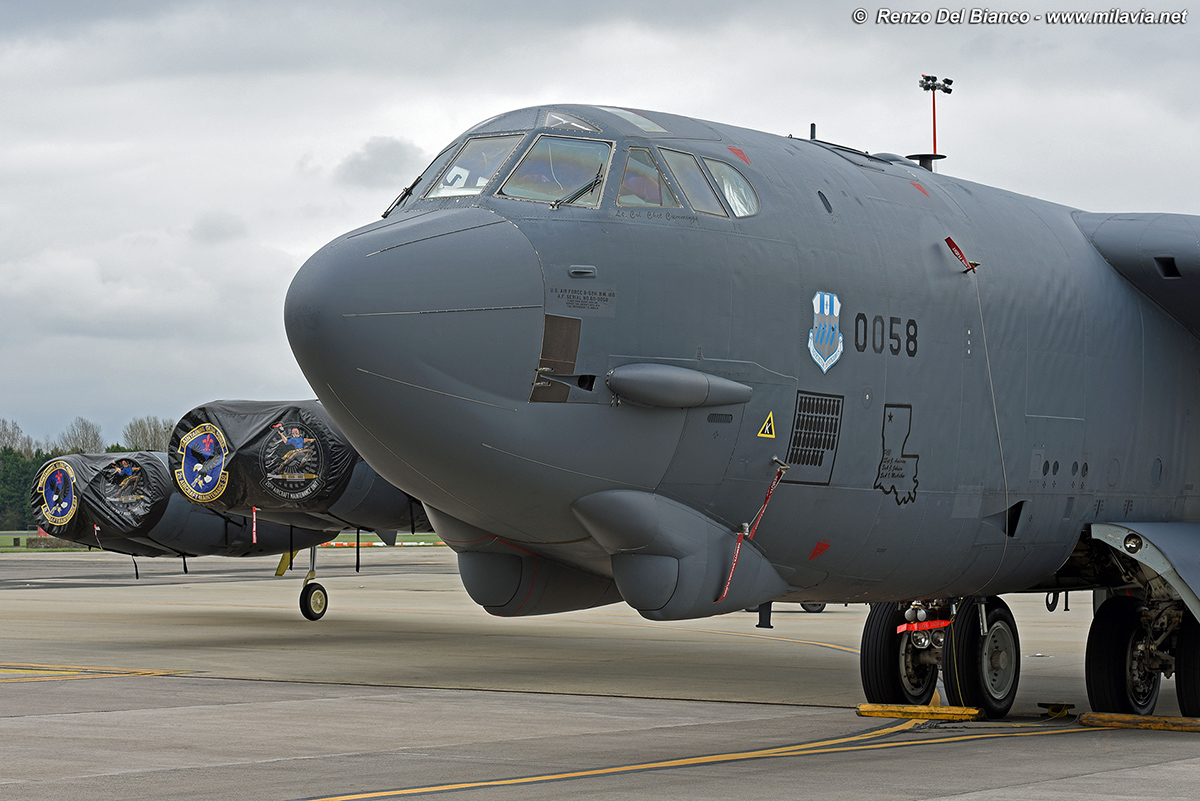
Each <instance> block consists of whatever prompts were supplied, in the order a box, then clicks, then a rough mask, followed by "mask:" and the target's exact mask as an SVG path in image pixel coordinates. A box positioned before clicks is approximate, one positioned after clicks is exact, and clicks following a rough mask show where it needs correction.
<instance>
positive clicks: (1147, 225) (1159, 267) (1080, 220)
mask: <svg viewBox="0 0 1200 801" xmlns="http://www.w3.org/2000/svg"><path fill="white" fill-rule="evenodd" d="M1075 223H1076V224H1077V225H1078V226H1079V228H1080V230H1081V231H1083V233H1084V235H1085V236H1087V238H1088V239H1089V240H1090V241H1091V243H1092V245H1093V246H1094V247H1095V248H1096V250H1098V251H1099V252H1100V255H1101V256H1103V257H1104V259H1105V260H1106V261H1107V262H1108V263H1109V264H1111V265H1112V266H1113V268H1114V269H1115V270H1116V271H1117V272H1119V273H1120V274H1121V275H1123V276H1124V277H1125V278H1127V279H1129V281H1130V283H1132V284H1133V285H1134V286H1135V287H1137V288H1138V289H1139V290H1141V291H1142V293H1143V294H1145V295H1147V296H1149V298H1150V299H1151V300H1153V301H1154V302H1155V303H1157V304H1158V305H1159V306H1162V307H1163V308H1164V309H1166V311H1167V312H1168V313H1169V314H1170V315H1171V316H1172V317H1174V318H1175V319H1176V320H1178V321H1179V322H1180V323H1182V324H1183V325H1184V327H1186V328H1187V329H1188V330H1189V331H1191V332H1192V333H1193V334H1194V335H1196V336H1200V217H1198V216H1195V215H1191V214H1090V213H1086V212H1080V213H1077V214H1076V215H1075Z"/></svg>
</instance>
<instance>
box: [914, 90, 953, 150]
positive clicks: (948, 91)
mask: <svg viewBox="0 0 1200 801" xmlns="http://www.w3.org/2000/svg"><path fill="white" fill-rule="evenodd" d="M952 83H954V81H953V80H951V79H950V78H943V79H942V80H940V81H939V80H938V79H937V76H936V75H921V80H920V82H919V84H918V85H919V86H920V87H921V88H922V89H924V90H925V91H926V92H932V93H933V155H935V156H936V155H937V93H938V92H945V93H946V94H950V93H951V92H952V91H954V90H953V89H951V88H950V84H952Z"/></svg>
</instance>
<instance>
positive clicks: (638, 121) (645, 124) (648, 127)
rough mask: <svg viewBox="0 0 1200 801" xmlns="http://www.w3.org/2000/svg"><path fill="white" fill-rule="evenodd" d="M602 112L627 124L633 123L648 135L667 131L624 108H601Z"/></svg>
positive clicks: (652, 121)
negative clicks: (613, 115)
mask: <svg viewBox="0 0 1200 801" xmlns="http://www.w3.org/2000/svg"><path fill="white" fill-rule="evenodd" d="M600 109H601V110H602V111H607V112H608V113H609V114H616V115H617V116H618V117H620V118H621V119H623V120H625V121H626V122H632V123H633V124H634V125H636V126H637V127H639V128H641V129H642V130H643V131H645V132H646V133H666V132H667V129H666V128H664V127H662V126H661V125H659V124H658V123H657V122H655V121H654V120H651V119H648V118H646V117H643V116H642V115H641V114H638V113H637V112H636V111H630V110H629V109H624V108H612V107H611V106H601V107H600Z"/></svg>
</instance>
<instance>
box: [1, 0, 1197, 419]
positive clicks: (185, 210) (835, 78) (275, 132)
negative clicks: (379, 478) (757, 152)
mask: <svg viewBox="0 0 1200 801" xmlns="http://www.w3.org/2000/svg"><path fill="white" fill-rule="evenodd" d="M858 5H859V3H857V2H855V3H844V2H833V3H829V2H795V1H794V0H778V1H773V0H758V1H753V0H748V1H747V2H742V3H738V4H736V5H730V4H729V3H727V2H716V0H689V1H687V2H683V1H675V0H672V1H666V2H656V3H651V4H647V3H644V2H633V0H614V1H613V2H607V3H603V4H583V3H576V4H568V3H560V4H546V3H544V2H532V0H530V2H519V1H517V2H504V3H496V2H494V0H460V2H456V3H442V4H433V3H415V2H413V3H407V2H406V3H398V2H394V1H392V0H386V1H385V0H359V1H358V2H354V1H352V0H348V1H347V2H345V3H338V4H325V3H317V2H311V0H289V1H288V2H284V1H283V0H250V1H249V2H245V1H244V2H232V0H229V1H226V0H209V1H208V2H203V1H201V2H188V3H184V2H179V3H160V2H144V3H141V2H125V3H109V4H96V3H87V2H48V3H15V2H9V0H0V7H2V15H3V18H4V21H5V22H4V25H3V26H0V107H2V108H3V109H4V114H3V115H0V185H2V186H3V187H4V192H3V193H0V319H3V320H4V321H5V323H6V331H8V332H9V333H8V335H6V337H5V338H3V339H0V364H3V365H4V366H5V389H4V392H3V394H2V395H0V418H7V419H10V420H16V421H17V422H18V423H19V424H20V425H21V427H22V428H23V429H24V430H25V431H27V432H28V433H30V434H31V435H33V436H34V437H35V438H41V437H44V436H47V435H54V434H57V433H58V432H59V431H60V430H62V428H63V427H64V426H65V425H66V424H67V423H69V422H70V421H71V420H72V419H74V418H75V417H76V416H78V415H82V416H84V417H87V418H89V419H94V420H96V421H97V422H99V423H100V424H101V425H102V426H103V427H104V429H105V430H106V431H110V432H116V431H120V429H121V426H122V425H124V423H125V422H127V421H128V420H129V419H130V418H131V417H135V416H141V415H145V414H153V415H159V416H170V415H179V414H182V413H183V412H184V411H186V410H187V409H188V408H190V407H191V406H194V405H195V404H197V403H202V402H204V401H208V400H212V399H214V398H217V397H222V396H225V397H236V396H245V395H251V396H256V397H272V396H274V397H308V396H311V391H310V390H309V388H308V387H307V385H306V384H305V382H304V380H303V378H302V376H301V375H300V372H299V370H298V369H297V368H296V366H295V364H294V361H293V360H292V358H291V354H290V351H289V350H288V347H287V343H286V340H285V337H284V334H283V326H282V319H281V310H282V305H283V297H284V293H285V292H286V290H287V285H288V281H289V280H290V278H291V275H292V274H293V273H294V272H295V270H296V269H297V268H298V267H299V266H300V264H302V263H303V261H304V260H305V259H306V258H307V257H308V256H309V255H310V254H311V253H313V252H314V251H315V250H316V249H317V248H319V247H320V246H321V245H323V244H324V243H325V242H327V241H329V240H330V239H332V238H333V237H335V236H337V235H339V234H341V233H342V232H344V231H346V230H349V229H351V228H353V227H356V226H358V225H361V224H363V223H365V222H368V221H370V220H372V219H376V218H377V217H378V215H379V213H380V211H381V210H382V209H383V208H385V207H386V205H387V203H388V202H389V201H390V200H391V199H392V198H393V197H394V196H395V195H396V193H397V192H398V190H399V189H400V188H401V187H403V186H405V185H406V184H407V183H408V182H409V181H410V180H411V179H412V178H413V177H414V176H415V175H416V173H417V172H418V171H419V170H420V169H421V168H422V167H423V166H424V164H425V162H426V161H427V160H428V155H430V154H432V153H435V152H437V151H438V150H440V148H441V147H443V146H444V145H445V144H447V143H449V142H450V141H451V139H452V138H453V137H455V136H456V135H457V134H458V133H460V132H461V131H463V130H466V129H467V128H469V127H470V126H472V125H473V124H475V123H476V122H479V121H480V120H483V119H485V118H487V117H490V116H492V115H494V114H497V113H500V112H503V111H506V110H509V109H513V108H518V107H522V106H529V105H537V104H546V103H553V102H582V103H591V102H594V103H602V104H615V105H624V106H631V107H637V108H645V109H659V110H663V111H671V112H675V113H681V114H687V115H691V116H697V117H701V118H706V119H714V120H719V121H722V122H728V123H734V124H737V125H743V126H746V127H751V128H759V129H762V130H768V131H774V132H777V133H783V134H786V133H793V134H795V135H797V136H804V135H807V132H808V125H809V123H810V122H816V123H817V124H818V128H819V133H820V135H821V136H822V138H825V139H830V140H832V141H838V142H842V143H845V144H847V145H850V146H853V147H858V148H862V149H865V150H871V151H889V152H896V153H914V152H919V151H921V150H924V149H927V148H928V146H929V136H930V129H929V97H928V95H925V94H924V93H922V92H920V90H919V89H917V86H916V80H917V77H918V76H919V74H920V73H922V72H934V73H936V74H938V75H949V76H951V77H953V78H954V79H955V89H956V91H955V93H954V94H953V95H952V96H950V97H948V98H944V102H943V99H941V98H940V99H939V103H938V118H939V119H938V121H939V130H938V144H939V149H941V150H943V151H945V152H947V153H948V154H949V155H950V158H949V159H947V160H946V161H945V162H943V164H944V170H945V171H947V172H949V173H952V174H954V175H957V176H960V177H963V178H967V179H970V180H975V181H979V182H982V183H988V184H994V185H998V186H1002V187H1004V188H1007V189H1010V190H1013V191H1017V192H1022V193H1025V194H1032V195H1035V196H1039V197H1044V198H1046V199H1049V200H1054V201H1057V202H1062V203H1066V204H1070V205H1073V206H1078V207H1081V208H1086V209H1090V210H1104V211H1114V210H1130V211H1158V210H1165V211H1181V212H1189V213H1200V198H1198V197H1196V195H1195V192H1194V190H1193V189H1192V187H1194V186H1196V185H1197V183H1200V164H1198V163H1197V161H1196V160H1195V159H1194V158H1192V157H1191V155H1190V154H1191V153H1192V152H1193V150H1194V143H1195V142H1196V141H1198V140H1200V109H1198V108H1197V106H1196V104H1195V102H1194V92H1195V90H1194V87H1193V85H1192V84H1193V83H1194V76H1195V75H1196V74H1198V73H1200V46H1198V45H1200V18H1198V19H1196V20H1195V21H1194V22H1189V23H1188V24H1187V25H1183V26H1176V27H1162V26H1144V27H1136V28H1135V27H1106V26H1086V27H1073V28H1067V27H1053V26H1047V25H1045V24H1040V25H1036V24H1031V25H1028V26H1006V27H995V26H991V27H989V26H932V25H931V26H915V27H903V28H900V27H890V26H877V25H874V24H873V23H868V24H866V25H855V24H853V22H852V21H851V19H850V14H851V11H853V9H854V8H855V7H856V6H858ZM1084 7H1092V8H1094V9H1096V10H1101V9H1103V8H1107V6H1106V5H1104V4H1103V3H1100V2H1090V0H1089V3H1085V4H1084ZM928 8H929V9H930V10H934V9H936V4H929V5H928ZM202 321H205V322H202Z"/></svg>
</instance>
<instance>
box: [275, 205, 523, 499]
mask: <svg viewBox="0 0 1200 801" xmlns="http://www.w3.org/2000/svg"><path fill="white" fill-rule="evenodd" d="M543 297H544V290H543V279H542V270H541V265H540V262H539V260H538V256H537V253H536V252H535V251H534V249H533V246H532V245H531V244H530V243H529V240H528V239H526V238H525V236H524V235H523V234H522V233H521V232H520V231H519V230H518V229H517V228H516V226H514V225H513V224H512V223H510V222H508V221H507V220H505V219H504V218H503V217H501V216H500V215H498V214H495V213H493V212H490V211H486V210H484V209H477V208H471V209H456V210H448V211H434V212H430V213H426V214H423V215H416V216H413V217H411V218H409V219H406V220H403V221H400V222H396V223H390V222H382V223H379V224H376V225H375V226H372V227H369V228H366V229H362V230H360V231H357V232H353V233H351V234H347V235H345V236H343V237H340V238H339V239H337V240H334V241H333V242H331V243H330V244H329V245H326V246H325V247H324V248H322V249H321V250H320V251H319V252H317V253H316V254H315V255H314V256H313V257H312V258H310V259H309V260H308V262H307V263H305V265H304V266H303V267H302V268H301V269H300V271H299V273H297V275H296V277H295V278H294V279H293V281H292V284H291V287H290V288H289V290H288V296H287V301H286V304H285V307H284V322H285V325H286V328H287V334H288V340H289V342H290V343H291V346H292V351H293V353H294V354H295V356H296V360H297V362H298V363H299V365H300V368H301V370H302V371H303V372H304V374H305V377H306V378H307V379H308V381H309V383H310V384H311V385H312V387H313V389H314V391H315V392H316V393H317V396H318V397H319V398H320V399H321V401H322V402H323V403H324V405H325V407H326V409H327V410H328V411H329V413H330V414H331V415H332V416H333V418H334V420H335V421H337V423H338V424H339V425H340V426H341V427H342V429H343V431H344V432H345V433H346V435H347V436H348V437H349V438H350V440H351V442H353V443H354V445H355V446H356V447H357V448H358V449H359V451H360V452H362V453H363V455H364V456H365V457H366V458H367V459H368V461H370V462H371V463H372V464H373V466H375V467H376V469H377V470H380V472H382V473H384V475H385V477H388V478H389V479H391V480H392V481H393V483H397V480H398V479H399V480H400V481H404V480H405V475H404V469H403V467H404V465H405V464H406V463H409V462H410V460H411V459H413V458H416V459H422V457H424V456H425V455H426V454H428V452H429V451H430V450H431V449H432V450H437V451H440V452H445V453H447V454H453V453H454V452H455V450H456V448H455V447H454V446H455V444H456V443H458V442H460V441H461V444H463V445H464V446H465V445H466V444H467V443H468V442H469V441H470V440H472V439H473V445H474V447H478V444H479V441H480V440H479V437H478V432H473V431H471V428H472V421H475V422H476V423H478V422H480V416H481V415H486V414H488V413H490V412H494V411H495V410H507V413H508V414H510V415H511V414H512V411H513V410H515V409H516V407H517V406H518V405H519V404H524V403H525V402H526V401H527V400H528V398H529V393H530V390H531V387H532V383H533V381H534V380H535V376H536V374H537V365H538V357H539V354H540V352H541V337H542V326H543V308H542V307H543ZM460 452H461V451H460ZM423 464H427V460H424V461H423ZM389 465H390V467H391V468H393V469H389ZM381 468H382V469H381ZM405 483H408V482H405ZM400 485H401V486H402V487H403V486H404V484H403V483H401V484H400Z"/></svg>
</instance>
